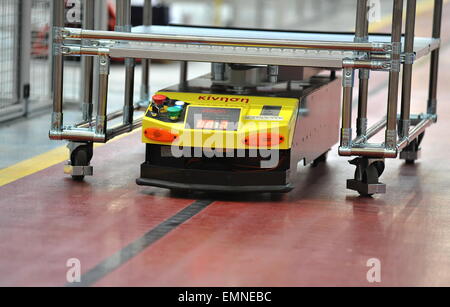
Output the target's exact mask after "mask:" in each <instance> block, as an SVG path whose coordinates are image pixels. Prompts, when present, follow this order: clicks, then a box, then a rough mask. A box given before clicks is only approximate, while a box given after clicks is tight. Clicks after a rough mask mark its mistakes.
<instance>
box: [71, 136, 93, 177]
mask: <svg viewBox="0 0 450 307" xmlns="http://www.w3.org/2000/svg"><path fill="white" fill-rule="evenodd" d="M67 147H68V148H69V150H70V161H68V162H67V164H66V165H65V166H64V173H66V174H68V175H71V176H72V179H73V180H75V181H82V180H83V179H84V176H92V174H93V167H92V166H90V165H89V163H90V162H91V159H92V156H93V154H94V150H93V143H75V142H69V144H68V145H67Z"/></svg>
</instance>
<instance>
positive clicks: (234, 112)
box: [186, 106, 241, 131]
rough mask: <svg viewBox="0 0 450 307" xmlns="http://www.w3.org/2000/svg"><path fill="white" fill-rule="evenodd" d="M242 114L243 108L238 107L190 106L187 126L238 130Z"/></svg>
mask: <svg viewBox="0 0 450 307" xmlns="http://www.w3.org/2000/svg"><path fill="white" fill-rule="evenodd" d="M240 115H241V109H237V108H211V107H195V106H190V107H189V109H188V114H187V119H186V128H187V129H208V130H229V131H236V130H237V129H238V124H239V118H240Z"/></svg>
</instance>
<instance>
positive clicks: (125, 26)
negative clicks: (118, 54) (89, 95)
mask: <svg viewBox="0 0 450 307" xmlns="http://www.w3.org/2000/svg"><path fill="white" fill-rule="evenodd" d="M116 3H117V22H116V28H115V30H116V31H117V32H131V1H130V0H117V2H116ZM135 65H136V61H135V59H133V58H126V59H125V100H124V106H123V124H124V125H129V126H130V130H129V131H131V124H132V123H133V113H134V102H133V99H134V70H135Z"/></svg>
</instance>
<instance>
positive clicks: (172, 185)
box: [136, 178, 293, 193]
mask: <svg viewBox="0 0 450 307" xmlns="http://www.w3.org/2000/svg"><path fill="white" fill-rule="evenodd" d="M136 183H137V184H138V185H147V186H153V187H159V188H166V189H176V190H189V191H205V192H226V193H243V192H260V193H287V192H289V191H291V190H292V189H293V186H292V185H291V184H287V185H269V186H251V185H248V186H220V185H207V184H192V183H191V184H187V183H178V182H170V181H163V180H154V179H146V178H137V179H136Z"/></svg>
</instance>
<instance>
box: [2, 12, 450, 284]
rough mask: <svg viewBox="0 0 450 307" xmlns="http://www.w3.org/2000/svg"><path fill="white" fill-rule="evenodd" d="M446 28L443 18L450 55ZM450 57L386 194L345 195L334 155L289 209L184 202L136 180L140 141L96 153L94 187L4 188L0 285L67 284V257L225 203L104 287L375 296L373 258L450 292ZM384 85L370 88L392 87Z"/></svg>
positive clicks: (87, 257) (246, 202)
mask: <svg viewBox="0 0 450 307" xmlns="http://www.w3.org/2000/svg"><path fill="white" fill-rule="evenodd" d="M444 16H450V9H449V5H446V6H445V10H444ZM429 18H430V15H429V14H426V15H424V16H422V17H421V19H420V20H419V24H418V31H419V34H422V35H425V34H427V33H428V32H426V30H427V29H428V26H427V25H428V24H429ZM422 24H423V25H422ZM449 29H450V20H449V19H448V18H445V17H444V25H443V35H444V45H445V44H447V43H448V37H446V35H447V36H448V34H447V33H448V30H449ZM449 58H450V49H448V48H447V47H446V48H444V49H443V50H442V53H441V66H440V84H439V105H438V108H439V122H438V124H437V125H435V126H432V127H431V128H430V129H429V130H428V131H427V133H426V136H425V138H424V141H423V145H422V147H423V152H422V159H421V160H420V161H419V162H418V163H417V164H416V165H414V166H409V165H404V164H403V162H402V161H400V160H388V161H387V163H386V171H385V173H384V174H383V176H382V178H381V181H383V182H384V183H386V184H387V187H388V192H387V194H385V195H378V196H375V197H374V198H373V199H364V198H359V197H357V196H356V195H355V193H354V192H352V191H349V190H346V189H345V180H346V179H347V178H350V177H352V176H353V171H354V167H353V166H350V165H349V164H348V163H347V162H346V161H347V160H348V159H346V158H342V157H338V156H337V154H336V148H334V149H333V151H332V153H331V154H330V157H329V160H328V163H327V164H325V165H321V166H320V167H318V168H310V167H307V168H304V169H303V170H302V172H301V177H300V182H299V184H298V186H297V188H296V189H295V190H294V191H293V192H291V193H289V194H287V195H284V196H283V197H282V198H281V199H280V200H274V199H271V198H270V197H269V196H268V195H261V196H260V197H258V198H249V197H246V198H240V197H239V196H233V197H231V196H224V195H202V194H195V195H192V198H191V199H183V198H175V197H172V196H171V195H170V194H169V193H168V192H167V191H165V190H163V189H157V188H148V187H139V186H137V185H136V184H135V183H134V179H135V178H136V177H137V176H138V171H139V164H140V163H141V161H142V160H143V155H144V147H143V145H142V144H141V143H140V140H139V134H138V133H135V134H133V135H130V136H128V137H125V138H123V139H121V140H118V141H115V142H113V143H110V144H107V145H106V146H103V147H100V148H98V149H96V151H95V155H94V160H93V165H94V168H95V169H94V171H95V176H94V177H92V178H88V179H87V181H86V182H85V183H75V182H72V181H71V180H70V179H68V178H65V177H64V175H63V174H62V165H56V166H54V167H51V168H49V169H46V170H44V171H41V172H39V173H36V174H33V175H31V176H28V177H26V178H23V179H21V180H18V181H16V182H13V183H11V184H8V185H6V186H4V187H1V188H0V196H1V197H0V276H1V277H0V285H7V286H9V285H55V286H61V285H64V284H65V283H66V271H67V267H66V261H67V259H69V258H79V259H80V261H81V265H82V272H83V273H84V272H87V271H89V270H90V269H91V268H93V267H95V266H96V265H97V264H98V263H100V262H101V261H102V260H104V259H106V258H108V257H110V256H111V255H112V254H113V253H115V252H117V251H119V250H121V249H122V248H124V247H125V246H126V245H127V244H129V243H130V242H132V241H134V240H136V239H137V238H139V237H141V236H142V235H143V234H145V233H146V232H148V231H149V230H150V229H152V228H154V227H155V226H156V225H158V224H159V223H161V222H162V221H164V220H166V219H167V218H169V217H171V216H173V215H174V214H176V213H177V212H179V211H180V210H182V209H183V208H185V207H187V206H188V205H189V204H191V203H193V202H194V201H195V200H196V199H203V198H210V197H214V199H215V200H216V201H215V202H213V203H212V204H211V205H210V206H209V207H207V208H206V209H204V210H203V211H201V212H200V213H199V214H197V215H195V216H194V217H193V218H192V219H190V220H188V221H187V222H185V223H184V224H182V225H181V226H179V227H178V228H176V229H175V230H173V231H172V232H170V233H169V234H167V235H166V236H165V237H163V238H162V239H161V240H159V241H157V242H156V243H154V244H153V245H151V246H149V247H148V248H146V249H145V250H144V251H142V252H141V253H139V254H138V255H136V256H135V257H134V258H133V259H131V260H130V261H128V262H126V263H124V264H123V265H122V266H121V267H120V268H118V269H117V270H115V271H113V272H111V273H109V274H107V275H106V277H104V278H102V279H101V280H100V281H98V282H97V283H96V284H95V285H97V286H110V285H119V286H120V285H121V286H124V285H137V286H299V285H362V286H371V285H373V284H370V283H368V282H367V280H366V273H367V271H368V269H369V268H368V267H367V266H366V262H367V260H368V259H370V258H378V259H380V261H381V278H382V282H381V285H385V286H399V285H402V286H404V285H414V286H417V285H447V286H448V285H450V190H449V188H450V157H449V151H450V138H449V137H448V131H449V130H450V105H449V104H448V103H447V102H448V101H450V92H449V90H448V86H447V83H448V81H447V80H449V79H450V60H449ZM414 71H415V78H414V85H413V88H414V94H413V100H414V101H420V102H423V103H421V105H424V104H425V103H424V102H425V101H426V98H427V84H428V65H424V64H418V65H417V66H416V68H415V70H414ZM378 75H379V74H377V75H376V76H375V75H374V77H375V78H377V80H375V81H374V84H375V83H381V82H382V80H384V79H378V78H379V77H378ZM385 97H386V93H385V92H380V93H377V94H375V95H374V96H372V97H371V110H373V111H374V112H373V113H371V114H372V115H382V114H384V110H385V107H384V104H385ZM381 106H382V107H381ZM423 109H424V108H421V109H415V111H421V110H423Z"/></svg>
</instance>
